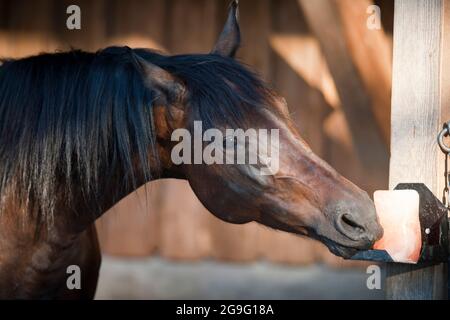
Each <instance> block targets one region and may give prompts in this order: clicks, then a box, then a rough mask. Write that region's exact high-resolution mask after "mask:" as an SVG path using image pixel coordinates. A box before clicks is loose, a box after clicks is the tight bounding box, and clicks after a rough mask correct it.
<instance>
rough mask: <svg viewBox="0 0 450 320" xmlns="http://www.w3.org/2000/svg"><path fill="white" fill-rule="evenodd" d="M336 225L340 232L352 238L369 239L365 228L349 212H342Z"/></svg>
mask: <svg viewBox="0 0 450 320" xmlns="http://www.w3.org/2000/svg"><path fill="white" fill-rule="evenodd" d="M337 227H338V229H339V231H340V232H341V233H342V234H344V235H345V236H346V237H348V238H350V239H352V240H355V241H357V240H362V239H367V240H370V239H368V238H369V236H368V234H367V232H366V228H365V227H364V226H363V225H362V224H361V223H358V222H357V221H356V219H355V218H354V217H353V216H352V215H351V214H349V213H344V214H342V215H340V216H339V218H338V221H337Z"/></svg>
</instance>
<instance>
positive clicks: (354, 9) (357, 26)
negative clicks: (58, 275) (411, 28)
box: [333, 0, 392, 145]
mask: <svg viewBox="0 0 450 320" xmlns="http://www.w3.org/2000/svg"><path fill="white" fill-rule="evenodd" d="M333 1H335V3H336V6H337V9H338V11H339V15H340V18H341V19H340V20H341V21H342V29H343V33H344V36H345V40H346V43H347V46H348V48H349V53H350V55H351V58H352V60H353V62H354V65H355V67H356V69H357V71H358V74H359V76H360V78H361V81H362V83H363V85H364V88H365V89H366V91H367V94H368V96H369V97H370V100H371V102H372V103H371V106H372V111H373V114H374V116H375V121H376V123H377V126H378V128H379V129H380V131H381V135H382V137H383V140H384V142H385V144H386V145H389V139H390V128H391V121H390V115H391V78H392V67H391V63H392V51H391V47H390V44H389V40H388V38H387V37H386V34H385V33H384V30H383V29H382V28H381V29H380V30H372V29H369V28H367V25H366V21H367V19H368V14H367V12H366V10H367V8H368V7H369V6H370V5H373V1H372V0H358V1H355V0H338V1H336V0H333Z"/></svg>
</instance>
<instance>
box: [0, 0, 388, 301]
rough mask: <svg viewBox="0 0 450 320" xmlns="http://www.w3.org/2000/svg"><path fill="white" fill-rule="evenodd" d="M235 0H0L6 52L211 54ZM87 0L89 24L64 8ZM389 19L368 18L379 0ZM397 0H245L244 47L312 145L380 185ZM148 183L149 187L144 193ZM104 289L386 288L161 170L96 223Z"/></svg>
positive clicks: (127, 295) (131, 292) (252, 294)
mask: <svg viewBox="0 0 450 320" xmlns="http://www.w3.org/2000/svg"><path fill="white" fill-rule="evenodd" d="M229 2H230V1H228V0H127V1H120V0H95V1H88V0H70V1H67V0H35V1H28V0H0V57H23V56H27V55H32V54H37V53H40V52H52V51H55V50H69V49H71V48H77V49H78V48H79V49H85V50H89V51H95V50H97V49H100V48H102V47H105V46H109V45H128V46H130V47H147V48H154V49H157V50H161V51H164V52H167V53H168V54H176V53H207V52H209V51H210V50H211V48H212V46H213V44H214V42H215V40H216V37H217V36H218V34H219V32H220V30H221V28H222V26H223V23H224V21H225V19H226V15H227V8H228V5H229ZM73 4H76V5H78V6H79V7H80V8H81V30H68V29H67V28H66V19H67V18H68V16H69V15H68V14H67V13H66V9H67V7H68V6H69V5H73ZM374 4H375V5H377V6H378V7H379V8H380V9H381V11H380V13H381V22H382V24H381V28H376V29H372V28H368V27H367V21H368V19H371V17H373V16H372V15H373V14H374V12H373V11H372V9H371V8H372V7H370V6H371V5H374ZM393 7H394V4H393V1H391V0H380V1H375V2H373V1H372V0H240V25H241V32H242V47H241V50H240V51H239V53H238V58H239V59H240V60H241V61H242V62H244V63H246V64H248V65H249V66H251V67H252V68H253V69H255V70H256V71H257V72H258V73H260V74H261V75H262V77H263V78H264V79H265V80H266V81H267V82H268V83H270V84H271V85H272V86H273V87H274V88H275V89H276V90H277V91H278V93H279V94H281V95H282V96H284V97H285V98H286V100H287V102H288V106H289V109H290V112H291V114H292V117H293V119H294V121H295V123H296V125H297V127H298V129H299V131H300V133H301V134H302V136H303V138H304V139H305V140H306V141H307V142H308V143H309V144H310V146H311V147H312V149H313V150H314V151H315V152H316V153H317V154H318V155H319V156H321V157H322V158H323V159H325V160H326V161H327V162H329V163H330V164H331V165H332V166H333V167H334V168H336V169H337V170H338V171H339V172H340V173H341V174H343V175H344V176H345V177H347V178H348V179H350V180H352V181H353V182H355V183H356V184H357V185H359V186H360V187H361V188H363V189H365V190H366V191H367V192H369V194H371V193H372V192H373V191H374V190H376V189H386V188H387V184H388V169H389V168H388V159H389V135H390V133H389V127H390V119H389V117H390V92H391V68H392V66H391V55H392V25H393ZM146 193H148V194H146ZM98 231H99V237H100V242H101V248H102V252H103V254H104V260H103V265H102V269H101V275H100V281H99V287H98V291H97V298H99V299H107V298H124V299H131V298H137V299H164V298H187V299H188V298H206V299H207V298H214V299H229V298H230V299H232V298H236V299H250V298H261V299H263V298H266V299H270V298H285V299H298V298H325V299H332V298H341V299H345V298H348V299H371V298H381V297H383V292H382V290H368V289H367V287H366V279H367V276H368V275H367V274H366V269H365V267H366V266H367V264H366V263H361V262H348V261H344V260H342V259H340V258H337V257H334V256H333V255H331V254H330V253H329V252H328V250H327V249H326V248H325V247H324V246H323V245H322V244H320V243H318V242H316V241H313V240H309V239H306V238H302V237H298V236H294V235H290V234H287V233H284V232H281V231H274V230H270V229H268V228H265V227H262V226H259V225H257V224H255V223H250V224H247V225H231V224H227V223H225V222H222V221H220V220H218V219H217V218H215V217H214V216H212V215H211V214H210V213H208V211H207V210H206V209H205V208H204V207H203V206H202V205H201V203H200V202H199V201H198V200H197V199H196V197H195V195H194V194H193V192H192V191H191V189H190V187H189V185H188V184H187V183H186V182H183V181H175V180H165V181H156V182H152V183H150V184H148V185H147V188H146V189H144V188H141V189H140V190H138V191H137V192H136V193H135V194H132V195H130V196H128V197H127V198H126V199H124V200H122V201H121V202H120V203H118V204H117V205H116V206H115V207H114V208H112V209H111V210H110V211H108V212H107V213H106V214H105V215H104V216H103V217H102V218H101V219H100V221H98Z"/></svg>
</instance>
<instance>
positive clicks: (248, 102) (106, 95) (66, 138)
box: [0, 47, 269, 219]
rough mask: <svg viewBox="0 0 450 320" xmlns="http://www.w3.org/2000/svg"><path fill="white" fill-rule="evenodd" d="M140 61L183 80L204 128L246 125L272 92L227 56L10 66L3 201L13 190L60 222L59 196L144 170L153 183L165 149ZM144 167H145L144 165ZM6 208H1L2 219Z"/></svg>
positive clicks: (95, 56)
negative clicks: (159, 150) (250, 111)
mask: <svg viewBox="0 0 450 320" xmlns="http://www.w3.org/2000/svg"><path fill="white" fill-rule="evenodd" d="M134 55H139V56H140V57H142V58H144V59H145V60H147V61H149V62H151V63H153V64H156V65H158V66H160V67H162V68H164V69H166V70H167V71H169V72H171V73H172V74H174V75H175V76H176V77H178V78H179V79H181V81H183V82H184V84H185V85H186V87H187V90H188V93H189V105H188V108H191V112H192V115H193V116H194V117H195V118H196V119H198V120H202V121H203V124H204V127H205V128H206V127H214V126H216V125H218V124H224V123H227V124H228V125H230V126H239V125H241V127H242V125H244V122H245V112H246V111H247V110H246V108H245V106H252V107H254V106H264V105H265V104H266V101H267V95H268V92H269V91H268V90H266V89H265V87H264V85H263V84H262V82H261V81H260V80H259V79H258V77H257V76H255V75H254V74H253V73H252V72H250V71H249V70H248V69H247V68H246V67H244V66H243V65H242V64H240V63H238V62H236V61H235V60H233V59H230V58H225V57H221V56H219V55H211V54H210V55H179V56H164V55H160V54H158V53H155V52H152V51H149V50H145V49H133V50H131V49H129V48H127V47H124V48H121V47H110V48H106V49H104V50H101V51H98V52H96V53H87V52H83V51H71V52H64V53H54V54H41V55H38V56H33V57H29V58H24V59H20V60H5V61H4V62H3V65H2V66H1V67H0V201H1V200H2V199H3V198H4V197H3V195H4V194H5V192H6V190H7V188H13V189H12V190H14V192H15V193H16V194H17V193H18V194H20V196H21V197H22V198H23V199H24V201H26V202H27V203H30V204H31V205H32V206H35V207H36V209H37V210H38V211H39V214H40V216H42V217H43V218H45V219H47V218H51V217H52V216H53V211H54V206H55V198H56V196H55V195H56V194H58V195H61V194H62V195H64V196H66V197H67V201H70V199H71V195H72V190H73V189H74V188H77V189H79V191H80V192H82V193H83V194H91V195H92V194H94V195H98V194H100V193H101V191H102V190H101V183H100V180H101V179H105V177H113V176H115V175H116V174H117V172H121V173H123V179H124V183H127V184H133V186H135V185H134V184H135V183H136V182H135V180H134V177H135V174H136V172H140V174H143V175H144V176H145V179H147V180H150V179H151V178H152V177H153V176H154V175H155V174H157V172H158V168H150V165H149V161H148V156H149V154H154V155H155V156H156V152H155V150H156V149H155V148H156V141H155V136H154V125H155V124H154V122H153V114H152V105H153V101H154V100H155V95H156V91H154V90H153V89H152V88H146V87H145V85H144V81H143V79H142V75H141V72H140V67H139V66H138V65H137V62H136V59H135V57H134ZM136 160H137V161H138V164H136ZM1 208H2V203H1V202H0V212H1Z"/></svg>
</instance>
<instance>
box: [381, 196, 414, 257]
mask: <svg viewBox="0 0 450 320" xmlns="http://www.w3.org/2000/svg"><path fill="white" fill-rule="evenodd" d="M373 198H374V202H375V208H376V211H377V215H378V218H379V220H380V224H381V226H382V227H383V229H384V234H383V237H382V238H381V239H380V240H378V241H377V242H376V243H375V245H374V249H377V250H386V251H387V253H389V255H390V256H391V257H392V259H393V260H394V261H395V262H404V263H417V261H418V260H419V257H420V251H421V247H422V234H421V231H420V220H419V193H418V192H417V191H416V190H393V191H384V190H378V191H375V193H374V195H373Z"/></svg>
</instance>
